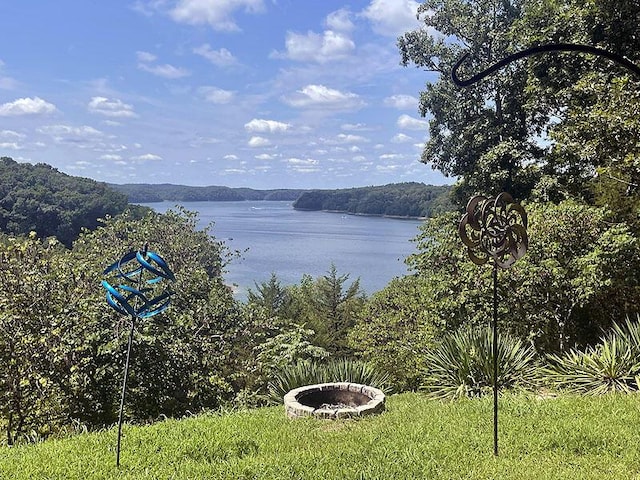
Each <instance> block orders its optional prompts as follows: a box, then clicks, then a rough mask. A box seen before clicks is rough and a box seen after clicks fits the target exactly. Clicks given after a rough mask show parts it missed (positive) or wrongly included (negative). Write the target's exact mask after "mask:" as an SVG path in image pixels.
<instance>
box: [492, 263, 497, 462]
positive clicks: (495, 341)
mask: <svg viewBox="0 0 640 480" xmlns="http://www.w3.org/2000/svg"><path fill="white" fill-rule="evenodd" d="M493 454H494V455H495V456H498V266H497V265H496V264H495V263H494V264H493Z"/></svg>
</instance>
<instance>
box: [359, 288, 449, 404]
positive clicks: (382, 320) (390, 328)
mask: <svg viewBox="0 0 640 480" xmlns="http://www.w3.org/2000/svg"><path fill="white" fill-rule="evenodd" d="M428 302H429V295H428V292H427V291H426V289H424V288H422V284H421V281H420V279H418V277H416V276H405V277H401V278H396V279H394V280H392V281H391V282H390V283H389V284H388V285H387V286H386V287H385V288H384V289H382V290H381V291H379V292H377V293H375V294H374V295H373V296H372V297H371V298H369V299H368V301H367V303H366V305H365V307H364V309H363V310H362V312H361V313H360V314H359V315H358V318H357V320H356V323H355V325H354V327H353V329H352V330H351V331H350V332H349V335H348V339H349V345H350V346H351V348H353V350H354V351H355V352H356V354H357V355H358V356H360V357H362V359H363V360H365V361H366V362H368V363H370V364H372V365H373V366H374V367H375V368H376V369H377V370H378V371H380V372H383V373H385V374H387V375H388V376H389V383H390V384H391V386H392V387H393V389H394V391H397V392H402V391H407V390H416V389H418V388H419V387H420V385H421V383H422V380H423V377H424V355H425V354H426V352H427V351H428V350H429V348H431V347H432V346H433V344H434V339H435V338H436V334H437V333H438V329H437V322H435V321H434V319H433V311H432V310H430V309H429V308H428V305H429V303H428Z"/></svg>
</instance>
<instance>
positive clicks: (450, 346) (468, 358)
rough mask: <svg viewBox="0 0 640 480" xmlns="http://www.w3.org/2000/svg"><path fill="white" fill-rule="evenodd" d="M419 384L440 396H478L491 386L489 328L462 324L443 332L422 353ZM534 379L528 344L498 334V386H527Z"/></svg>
mask: <svg viewBox="0 0 640 480" xmlns="http://www.w3.org/2000/svg"><path fill="white" fill-rule="evenodd" d="M425 367H426V372H427V373H426V380H425V383H424V384H423V386H422V388H423V390H425V391H426V392H427V393H428V395H429V396H431V397H434V398H439V399H456V398H460V397H477V396H481V395H483V394H485V393H489V392H491V391H492V388H493V335H492V331H491V329H490V328H471V327H463V328H461V329H460V330H457V331H455V332H452V333H449V334H447V335H445V336H444V337H443V338H442V340H441V342H440V344H439V345H438V346H437V347H436V348H434V349H433V350H431V351H429V352H427V354H426V356H425ZM535 380H536V355H535V352H534V350H533V348H532V347H531V346H528V345H524V344H523V343H522V341H520V340H518V339H516V338H514V337H512V336H510V335H507V334H499V335H498V388H500V389H505V388H515V387H527V386H531V385H533V384H534V382H535Z"/></svg>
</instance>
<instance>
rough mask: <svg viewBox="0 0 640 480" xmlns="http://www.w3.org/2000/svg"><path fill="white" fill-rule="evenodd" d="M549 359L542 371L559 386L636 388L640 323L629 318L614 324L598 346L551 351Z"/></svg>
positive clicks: (595, 390)
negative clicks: (559, 352)
mask: <svg viewBox="0 0 640 480" xmlns="http://www.w3.org/2000/svg"><path fill="white" fill-rule="evenodd" d="M547 360H548V365H547V367H545V368H544V369H543V370H542V373H543V375H544V377H545V379H546V380H547V381H548V382H549V383H550V384H551V385H553V386H555V387H557V388H560V389H563V390H566V391H570V392H576V393H582V394H587V395H600V394H603V393H609V392H625V393H630V392H634V391H637V390H639V389H640V323H639V322H637V321H636V322H633V321H631V320H630V319H627V320H626V322H625V323H624V324H615V325H614V326H613V327H612V329H611V330H610V331H609V332H608V333H607V334H606V335H604V336H603V337H602V338H601V343H600V344H598V345H596V346H595V347H589V348H587V349H586V350H585V351H579V350H576V349H572V350H570V351H569V352H567V353H566V354H564V355H549V356H548V357H547Z"/></svg>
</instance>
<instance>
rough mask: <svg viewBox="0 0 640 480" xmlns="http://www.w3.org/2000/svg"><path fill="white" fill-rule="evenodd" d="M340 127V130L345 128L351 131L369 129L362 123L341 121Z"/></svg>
mask: <svg viewBox="0 0 640 480" xmlns="http://www.w3.org/2000/svg"><path fill="white" fill-rule="evenodd" d="M340 128H341V129H342V130H346V131H348V132H349V131H352V132H366V131H368V130H371V128H369V127H368V126H367V125H365V124H364V123H343V124H342V125H340Z"/></svg>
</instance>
